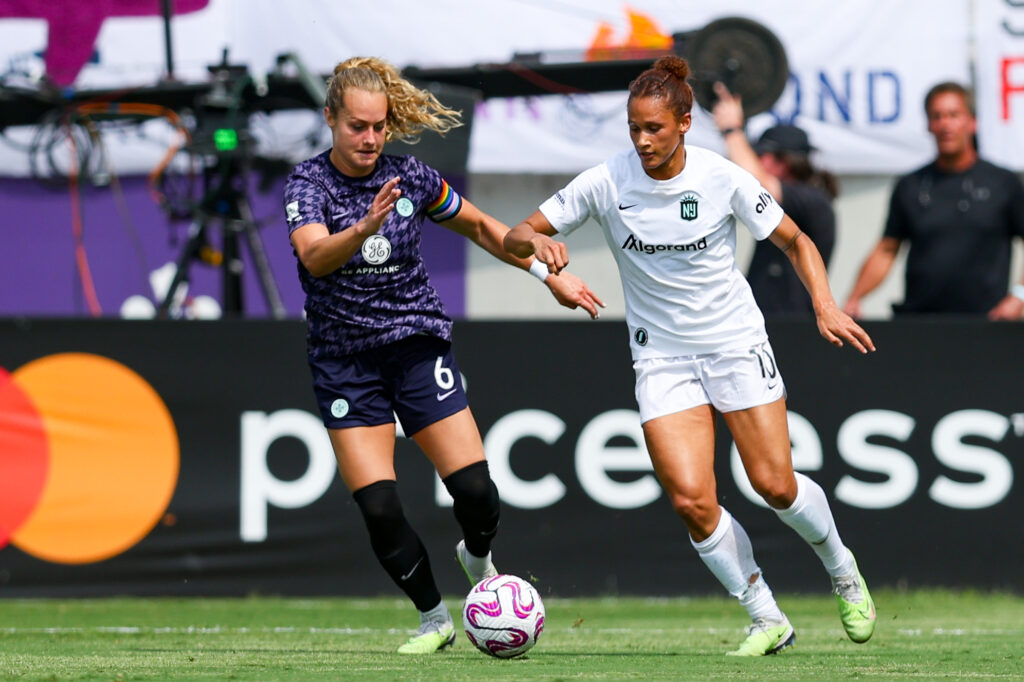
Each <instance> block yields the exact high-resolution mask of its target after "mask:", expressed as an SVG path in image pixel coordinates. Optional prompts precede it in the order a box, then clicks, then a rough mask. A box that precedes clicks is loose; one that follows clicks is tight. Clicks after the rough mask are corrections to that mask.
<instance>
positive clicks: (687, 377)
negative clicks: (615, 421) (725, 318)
mask: <svg viewBox="0 0 1024 682" xmlns="http://www.w3.org/2000/svg"><path fill="white" fill-rule="evenodd" d="M633 370H634V371H635V372H636V402H637V405H639V407H640V421H641V423H642V422H646V421H649V420H651V419H654V418H655V417H663V416H665V415H666V414H672V413H674V412H681V411H683V410H688V409H690V408H691V407H697V406H698V405H707V404H711V405H712V406H714V408H715V409H716V410H718V411H719V412H735V411H736V410H745V409H747V408H750V407H756V406H758V405H767V404H768V403H772V402H775V401H776V400H778V399H779V398H783V397H785V395H786V386H785V384H784V383H783V382H782V375H781V374H780V373H779V368H778V366H777V365H776V364H775V354H774V353H772V347H771V344H770V343H768V342H767V341H765V342H763V343H759V344H757V345H756V346H753V347H751V348H744V349H736V350H729V351H725V352H724V353H707V354H706V355H685V356H681V357H675V358H647V359H643V360H637V361H636V362H634V363H633Z"/></svg>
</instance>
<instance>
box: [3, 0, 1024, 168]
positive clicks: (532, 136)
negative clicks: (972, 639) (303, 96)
mask: <svg viewBox="0 0 1024 682" xmlns="http://www.w3.org/2000/svg"><path fill="white" fill-rule="evenodd" d="M51 4H52V3H47V2H44V1H43V0H39V1H38V2H28V1H26V2H23V3H19V7H20V8H21V9H20V10H19V12H18V13H14V14H12V13H10V12H8V13H7V14H6V15H3V13H2V11H0V45H3V46H4V47H3V48H2V50H0V55H3V56H4V57H6V60H5V61H6V63H7V64H8V65H9V67H8V70H9V72H10V73H9V74H8V76H9V78H8V80H7V82H8V83H18V82H23V81H29V82H30V81H31V78H33V77H37V76H38V75H39V74H40V73H41V72H42V69H43V68H44V65H43V62H42V59H41V57H40V55H42V54H44V52H45V49H44V48H45V47H46V46H47V40H48V39H49V40H54V37H55V36H56V39H57V42H55V43H54V45H53V49H54V50H56V51H66V50H71V48H72V44H71V43H72V42H73V41H65V43H66V44H65V43H62V42H60V36H61V34H60V33H59V31H58V32H56V33H54V32H53V31H54V27H56V29H59V28H60V26H61V25H63V24H61V22H57V21H55V20H54V18H53V15H54V14H55V12H54V11H53V10H52V9H49V5H51ZM178 4H180V5H181V6H182V8H183V9H182V13H181V15H180V16H178V17H177V18H175V19H174V21H173V24H172V25H173V40H172V44H173V47H174V54H175V55H176V61H177V65H176V76H177V77H178V78H179V79H180V80H182V81H185V82H194V81H204V80H206V79H207V78H208V77H209V74H208V72H207V68H206V67H207V66H209V65H211V64H215V63H218V62H219V61H220V59H221V51H222V49H223V48H227V49H228V51H229V61H230V62H232V63H236V64H243V65H245V66H248V68H249V70H250V72H251V73H252V74H253V75H254V76H256V77H257V79H258V78H260V77H262V76H264V75H265V74H267V73H268V72H270V71H272V70H274V69H275V68H276V66H277V57H278V56H279V55H282V54H286V53H295V54H297V55H299V56H300V57H301V59H302V60H303V61H304V62H305V63H306V65H307V66H308V67H309V68H310V69H311V70H312V71H314V72H316V73H320V74H328V73H330V71H331V69H332V68H333V67H334V65H335V64H336V63H337V62H339V61H341V60H342V59H344V58H346V57H349V56H353V55H360V54H366V55H375V56H380V57H383V58H385V59H388V60H389V61H391V62H393V63H395V64H396V65H398V66H399V67H406V66H410V65H412V66H420V67H433V66H470V65H474V64H479V63H489V62H497V63H503V62H508V61H511V60H512V59H513V58H514V56H515V55H516V54H517V53H538V52H542V53H547V54H548V55H550V57H549V59H551V60H558V59H562V60H567V61H579V60H581V59H583V58H585V55H586V52H587V49H588V48H589V47H591V46H593V45H596V44H598V43H600V44H604V45H612V46H645V45H650V44H652V41H653V42H654V43H657V42H658V41H662V42H663V41H665V40H669V39H670V38H671V36H672V34H674V33H686V32H692V31H696V30H698V29H700V28H701V27H703V26H705V25H707V24H708V23H710V22H711V21H713V20H715V19H718V18H721V17H725V16H743V17H748V18H751V19H754V20H756V21H758V22H760V23H762V24H764V25H765V26H766V27H768V28H769V29H770V30H771V31H772V32H774V33H775V34H776V35H777V36H778V37H779V39H780V40H781V42H782V43H783V45H784V47H785V49H786V52H787V55H788V58H789V64H790V70H791V74H790V81H789V85H788V87H787V88H786V91H785V92H784V93H783V96H782V98H781V99H780V100H779V102H778V103H777V104H776V106H775V107H774V108H773V110H772V111H771V112H770V113H767V114H762V115H761V116H758V117H755V118H754V119H753V120H752V121H751V122H750V126H749V130H748V132H750V133H751V134H752V135H756V134H758V133H759V132H760V131H762V130H763V129H764V128H766V127H767V126H768V125H770V124H772V123H774V122H776V121H779V120H782V121H787V122H795V123H797V124H799V125H801V126H803V127H805V128H806V129H807V130H808V131H809V133H810V136H811V141H812V143H813V144H814V145H815V146H816V147H817V148H818V150H819V156H820V162H821V165H823V166H824V167H826V168H828V169H830V170H832V171H833V172H836V173H896V172H903V171H906V170H909V169H911V168H913V167H915V166H917V165H920V164H922V163H924V161H925V160H927V159H928V158H929V156H930V155H931V154H932V152H933V146H932V143H931V140H930V138H929V137H928V135H927V133H926V130H925V120H924V114H923V111H922V106H921V102H922V99H923V96H924V94H925V92H926V91H927V89H928V88H929V87H930V86H931V85H933V84H935V83H937V82H939V81H942V80H948V79H955V80H959V81H963V82H969V81H970V80H971V74H972V71H971V64H972V62H971V46H972V42H973V44H974V45H975V46H976V48H977V54H978V59H977V61H976V62H975V65H974V72H975V77H976V80H977V85H978V95H979V101H978V108H979V112H981V114H982V119H981V131H980V133H979V139H980V140H981V141H982V144H983V145H985V147H984V148H985V150H986V152H991V153H992V154H993V155H994V157H995V158H997V159H1001V160H1002V161H1003V162H1005V163H1006V164H1008V165H1011V166H1012V167H1015V168H1018V169H1020V168H1024V165H1022V164H1024V161H1022V159H1024V155H1022V154H1020V153H1017V152H1018V151H1019V150H1020V149H1021V147H1022V145H1024V142H1022V139H1024V132H1021V131H1022V129H1024V126H1021V125H1016V126H1015V125H1013V124H1012V120H1011V119H1009V118H1003V117H1002V114H1001V113H1000V112H1001V111H1002V109H1001V108H1002V107H1003V104H1004V100H1006V98H1009V102H1010V104H1011V105H1012V106H1011V113H1012V110H1013V109H1014V108H1016V109H1019V108H1020V106H1017V104H1019V101H1020V100H1021V99H1022V98H1024V94H1022V92H1021V87H1022V86H1021V83H1022V82H1024V77H1022V76H1021V75H1020V62H1019V59H1018V58H1019V57H1020V56H1021V50H1020V49H1019V42H1020V39H1019V36H1020V30H1021V29H1020V23H1021V22H1020V21H1019V18H1018V15H1019V14H1020V13H1021V9H1020V8H1019V3H1017V2H1014V1H1013V0H947V1H945V2H942V3H938V4H936V3H935V2H934V0H907V1H905V2H899V3H894V2H886V1H885V0H855V1H851V2H845V3H839V4H838V5H837V4H836V3H810V4H808V3H806V2H798V1H797V0H780V1H778V2H773V3H760V4H757V3H750V2H748V1H747V0H725V1H722V2H717V3H695V2H687V3H680V2H678V1H677V0H639V1H638V2H632V3H629V6H628V7H627V6H625V5H624V4H623V3H621V2H619V1H618V0H614V1H613V0H596V1H593V2H591V1H587V2H584V1H583V0H571V1H569V2H559V3H542V2H522V1H521V0H493V1H491V2H487V3H465V2H462V1H461V0H438V1H437V2H432V3H426V4H424V3H409V2H404V1H402V0H386V1H385V2H383V3H375V4H372V5H358V4H357V5H353V4H352V3H326V2H322V1H321V0H296V1H295V2H292V3H290V4H289V5H288V6H287V7H285V6H283V5H281V4H280V3H278V2H272V1H271V0H209V2H205V3H204V2H203V0H194V1H193V2H189V3H178ZM119 6H125V7H135V6H137V7H136V11H132V12H130V13H128V14H127V15H125V12H118V13H114V14H112V15H110V16H106V15H104V14H103V12H102V11H101V10H96V9H95V8H93V9H81V10H76V11H80V12H86V13H87V14H88V15H89V17H92V19H93V20H96V21H100V22H101V25H102V31H100V33H99V34H98V35H97V37H96V39H95V59H94V60H93V59H86V60H84V65H82V66H81V71H80V72H79V73H78V75H77V77H76V80H75V81H74V85H75V87H78V88H95V87H124V86H126V85H150V84H153V83H156V82H157V80H158V79H159V78H160V77H161V75H162V74H163V73H164V70H165V65H164V60H165V54H164V49H163V28H162V20H161V18H160V17H159V16H158V15H157V13H156V12H155V11H154V10H153V6H154V4H153V3H151V2H149V3H145V2H138V3H132V2H128V1H127V0H126V1H125V2H123V3H120V5H119ZM82 7H83V8H84V7H85V5H82ZM139 8H142V9H139ZM146 8H148V9H146ZM0 10H2V7H0ZM185 10H187V11H185ZM495 17H498V18H499V19H497V20H496V19H495ZM455 19H457V20H455ZM48 22H49V23H48ZM64 23H66V22H64ZM48 26H49V27H50V28H49V32H48ZM79 47H80V46H79ZM79 51H81V50H79ZM83 54H85V55H90V56H91V55H92V54H93V52H91V51H85V52H84V53H83ZM68 58H70V57H68ZM80 61H81V60H80ZM626 86H627V83H622V84H621V88H620V90H619V91H618V92H616V93H614V94H607V93H606V94H595V95H573V96H565V95H564V94H562V89H560V88H559V87H558V86H557V84H551V90H552V95H551V96H550V97H536V98H516V99H509V100H490V101H486V102H482V103H481V104H480V105H479V107H478V110H477V118H476V120H475V121H474V124H473V135H472V150H471V154H470V158H469V168H470V170H471V171H473V172H478V173H521V172H526V173H565V172H577V171H580V170H583V169H584V168H587V167H589V166H591V165H594V164H595V163H598V162H600V161H602V160H603V159H605V158H607V157H608V156H610V155H611V154H613V153H615V152H616V151H618V150H619V149H621V148H623V147H625V146H626V145H628V143H629V140H628V136H627V132H626V130H627V129H626V124H625V110H624V104H625V95H624V92H623V91H624V90H625V88H626ZM1014 103H1017V104H1014ZM1013 120H1016V121H1017V122H1018V123H1019V121H1020V119H1019V117H1018V118H1016V119H1013ZM297 125H298V126H301V127H302V128H303V129H304V130H306V129H308V128H310V127H313V126H316V125H318V121H317V120H316V118H315V115H314V114H312V113H311V114H310V116H309V118H308V119H302V120H300V121H299V122H298V123H297V122H296V118H295V116H288V115H285V114H278V115H275V116H272V117H270V119H269V121H261V122H260V125H259V126H254V128H255V132H256V134H257V135H258V136H259V138H260V140H261V145H263V146H264V147H269V148H270V149H272V150H274V151H275V152H279V153H281V154H284V155H287V154H289V152H294V151H295V150H296V149H297V148H298V147H301V146H302V145H303V143H302V142H301V139H302V138H301V137H300V136H299V135H297V134H296V127H297ZM321 127H322V126H321ZM308 136H309V135H308V134H307V135H306V137H308ZM15 137H16V138H17V134H16V131H15ZM146 137H147V139H148V140H149V142H148V143H142V142H138V141H136V142H135V143H134V144H131V143H130V137H128V136H121V137H118V138H117V139H111V140H109V141H108V144H109V145H110V154H111V157H112V158H114V159H116V161H117V170H118V171H119V172H121V173H126V172H139V171H149V170H150V169H151V168H152V167H153V166H155V165H156V163H157V162H158V161H159V159H160V156H161V155H162V153H163V151H164V148H165V147H161V146H160V144H153V142H152V140H154V139H156V140H158V141H160V142H162V141H163V140H164V139H165V138H167V139H170V138H173V135H171V134H170V132H169V131H163V132H161V131H160V130H153V129H148V130H147V134H146ZM25 138H26V139H25V140H24V142H25V143H26V144H27V143H28V142H29V141H30V139H31V133H30V132H26V133H25ZM689 140H690V142H691V143H693V144H697V145H700V146H708V147H712V148H717V149H720V148H721V147H720V145H721V142H720V140H719V138H718V135H717V132H716V131H715V129H714V127H713V125H712V124H711V121H710V120H709V117H708V116H707V115H706V114H705V113H704V112H703V111H699V110H698V111H696V112H695V120H694V128H693V130H692V132H691V134H690V138H689ZM285 142H291V144H290V145H288V144H282V143H285ZM319 143H320V144H329V140H327V139H324V138H322V139H320V140H319ZM275 145H278V147H276V148H275ZM125 147H127V150H126V149H123V148H125ZM306 155H307V156H308V155H310V154H306ZM295 160H298V159H295ZM0 170H2V171H3V172H4V173H6V174H11V173H22V174H24V173H27V172H28V166H27V162H26V160H25V158H24V153H23V152H21V151H20V150H14V149H10V148H7V147H0Z"/></svg>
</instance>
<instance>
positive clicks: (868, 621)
mask: <svg viewBox="0 0 1024 682" xmlns="http://www.w3.org/2000/svg"><path fill="white" fill-rule="evenodd" d="M853 570H854V571H855V572H856V573H855V575H844V576H839V577H838V578H832V592H833V593H834V594H835V595H836V604H838V605H839V618H840V620H842V621H843V629H845V630H846V634H847V635H848V636H849V637H850V639H852V640H853V641H854V642H857V643H858V644H862V643H864V642H866V641H868V640H869V639H871V635H872V633H874V631H875V602H874V601H873V600H872V599H871V593H870V592H868V585H867V583H865V582H864V576H862V575H861V574H860V569H859V568H857V561H856V560H854V562H853Z"/></svg>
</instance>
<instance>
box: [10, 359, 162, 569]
mask: <svg viewBox="0 0 1024 682" xmlns="http://www.w3.org/2000/svg"><path fill="white" fill-rule="evenodd" d="M179 454H180V453H179V446H178V434H177V431H176V430H175V428H174V421H173V420H172V419H171V414H170V412H169V411H168V409H167V406H166V405H164V403H163V401H162V400H161V399H160V396H159V395H157V393H156V391H155V390H154V389H153V387H152V386H150V385H149V383H147V382H146V380H145V379H143V378H142V377H140V376H139V375H138V374H136V373H135V372H133V371H132V370H130V369H129V368H127V367H125V366H124V365H122V364H120V363H118V362H115V361H113V360H110V359H109V358H105V357H102V356H99V355H90V354H86V353H62V354H59V355H49V356H46V357H43V358H39V359H38V360H34V361H32V362H30V363H28V364H27V365H25V366H23V367H21V368H19V369H17V370H16V371H14V372H12V373H7V372H6V371H4V370H2V369H0V472H3V475H2V476H0V548H2V547H4V546H5V545H7V543H8V542H9V543H11V544H13V545H15V546H17V547H18V548H19V549H21V550H22V551H24V552H26V553H28V554H31V555H32V556H35V557H37V558H39V559H44V560H46V561H52V562H57V563H65V564H82V563H89V562H93V561H101V560H103V559H108V558H110V557H112V556H116V555H118V554H120V553H122V552H124V551H126V550H128V549H129V548H131V547H132V546H134V545H135V544H136V543H138V542H139V541H140V540H142V538H144V537H145V536H146V535H148V534H149V532H150V531H151V530H152V529H153V526H155V525H156V523H157V522H158V521H159V520H160V519H161V517H162V516H163V514H164V512H165V511H166V509H167V505H168V504H169V503H170V501H171V496H172V495H173V494H174V488H175V486H176V485H177V482H178V470H179V460H180V456H179Z"/></svg>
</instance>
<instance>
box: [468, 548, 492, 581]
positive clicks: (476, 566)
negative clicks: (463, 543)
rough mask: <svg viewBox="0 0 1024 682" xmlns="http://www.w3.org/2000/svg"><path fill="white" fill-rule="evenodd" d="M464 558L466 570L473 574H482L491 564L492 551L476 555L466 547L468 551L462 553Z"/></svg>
mask: <svg viewBox="0 0 1024 682" xmlns="http://www.w3.org/2000/svg"><path fill="white" fill-rule="evenodd" d="M462 558H463V560H464V561H465V562H466V570H467V571H469V572H470V573H472V574H473V575H481V574H482V573H483V572H484V571H486V570H487V568H488V567H489V566H490V565H491V553H490V552H488V553H487V555H486V556H476V555H475V554H473V553H472V552H470V551H469V548H467V549H466V553H465V554H463V555H462Z"/></svg>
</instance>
